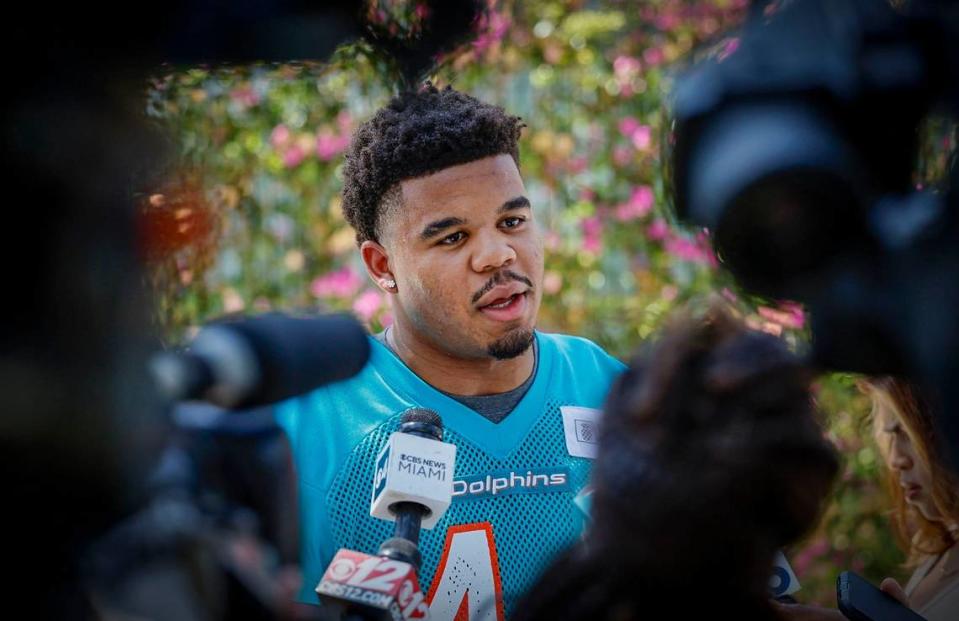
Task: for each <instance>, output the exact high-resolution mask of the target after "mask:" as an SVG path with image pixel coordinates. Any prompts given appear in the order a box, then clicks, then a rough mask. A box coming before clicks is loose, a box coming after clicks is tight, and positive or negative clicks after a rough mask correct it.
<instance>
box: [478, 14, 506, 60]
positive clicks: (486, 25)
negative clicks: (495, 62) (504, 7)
mask: <svg viewBox="0 0 959 621" xmlns="http://www.w3.org/2000/svg"><path fill="white" fill-rule="evenodd" d="M479 30H480V35H479V36H478V37H476V39H475V40H474V41H473V49H475V50H476V51H477V52H479V53H483V52H485V51H486V50H488V49H489V48H490V47H492V46H493V45H494V44H496V43H499V42H500V41H501V40H502V39H503V37H504V36H505V35H506V31H507V30H509V20H508V19H507V18H506V17H505V16H504V15H503V14H502V13H498V12H497V11H492V12H490V13H488V14H486V15H484V16H483V17H482V18H481V19H480V28H479Z"/></svg>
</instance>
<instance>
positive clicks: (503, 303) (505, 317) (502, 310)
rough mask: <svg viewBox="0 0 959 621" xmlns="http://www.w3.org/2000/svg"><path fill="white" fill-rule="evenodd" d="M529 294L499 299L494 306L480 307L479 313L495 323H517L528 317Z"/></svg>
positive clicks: (523, 293)
mask: <svg viewBox="0 0 959 621" xmlns="http://www.w3.org/2000/svg"><path fill="white" fill-rule="evenodd" d="M527 298H529V295H528V293H527V292H525V291H524V292H522V293H515V294H513V295H511V296H509V297H506V298H498V301H494V302H493V303H492V304H487V305H485V306H482V307H480V309H479V311H480V313H482V314H483V316H485V317H486V318H488V319H492V320H494V321H515V320H517V319H521V318H522V317H523V316H525V315H526V308H527V303H528V302H527Z"/></svg>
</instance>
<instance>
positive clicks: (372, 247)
mask: <svg viewBox="0 0 959 621" xmlns="http://www.w3.org/2000/svg"><path fill="white" fill-rule="evenodd" d="M360 256H362V257H363V264H364V265H366V271H367V273H369V275H370V278H372V279H373V282H375V283H376V284H377V285H379V287H380V289H382V290H383V291H386V292H387V293H396V278H395V277H394V276H393V271H392V270H391V269H390V256H389V254H387V252H386V248H384V247H383V246H381V245H380V244H378V243H377V242H375V241H372V240H369V239H368V240H366V241H365V242H363V243H362V244H360Z"/></svg>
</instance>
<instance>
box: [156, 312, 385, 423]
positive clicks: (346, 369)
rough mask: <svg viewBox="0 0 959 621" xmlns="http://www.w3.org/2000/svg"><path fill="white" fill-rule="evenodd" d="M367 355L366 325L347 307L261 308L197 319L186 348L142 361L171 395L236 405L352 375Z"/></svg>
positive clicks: (293, 393) (290, 394)
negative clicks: (329, 310)
mask: <svg viewBox="0 0 959 621" xmlns="http://www.w3.org/2000/svg"><path fill="white" fill-rule="evenodd" d="M369 355H370V345H369V341H368V340H367V336H366V332H365V331H364V329H363V327H362V326H361V325H360V324H359V322H357V321H356V320H355V319H354V318H352V317H350V316H348V315H328V316H322V317H310V318H300V317H290V316H286V315H282V314H279V313H268V314H266V315H261V316H258V317H252V318H248V319H242V320H238V321H233V322H223V323H215V324H212V325H208V326H205V327H204V328H202V329H201V330H200V332H199V333H198V334H197V336H196V338H195V339H194V340H193V342H192V343H191V345H190V347H189V349H188V350H187V351H183V352H177V353H173V352H163V353H160V354H157V355H156V356H154V358H153V359H152V360H151V362H150V367H151V371H152V373H153V376H154V379H155V380H156V382H157V384H158V386H159V388H160V390H161V392H162V393H163V394H164V395H165V396H167V397H168V398H169V399H171V400H175V401H182V400H190V399H201V400H203V401H208V402H210V403H213V404H215V405H218V406H220V407H224V408H229V409H243V408H252V407H256V406H260V405H266V404H269V403H274V402H276V401H282V400H283V399H288V398H291V397H295V396H297V395H301V394H304V393H306V392H309V391H311V390H313V389H315V388H319V387H320V386H323V385H324V384H329V383H332V382H336V381H339V380H344V379H347V378H349V377H352V376H353V375H356V374H357V373H359V371H360V369H362V368H363V366H364V365H365V364H366V361H367V360H368V359H369Z"/></svg>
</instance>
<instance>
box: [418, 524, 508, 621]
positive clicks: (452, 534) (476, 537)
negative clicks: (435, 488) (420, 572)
mask: <svg viewBox="0 0 959 621" xmlns="http://www.w3.org/2000/svg"><path fill="white" fill-rule="evenodd" d="M427 601H428V602H429V605H430V619H431V621H454V620H455V621H467V620H468V621H503V620H504V616H505V615H504V613H503V584H502V580H501V579H500V574H499V561H498V560H497V556H496V542H495V541H494V540H493V527H492V526H491V525H490V523H489V522H479V523H476V524H461V525H458V526H451V527H449V529H448V530H447V531H446V544H445V546H444V548H443V556H442V558H441V559H440V563H439V566H438V568H437V570H436V577H435V578H433V586H432V588H431V589H430V593H429V595H428V596H427Z"/></svg>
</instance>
